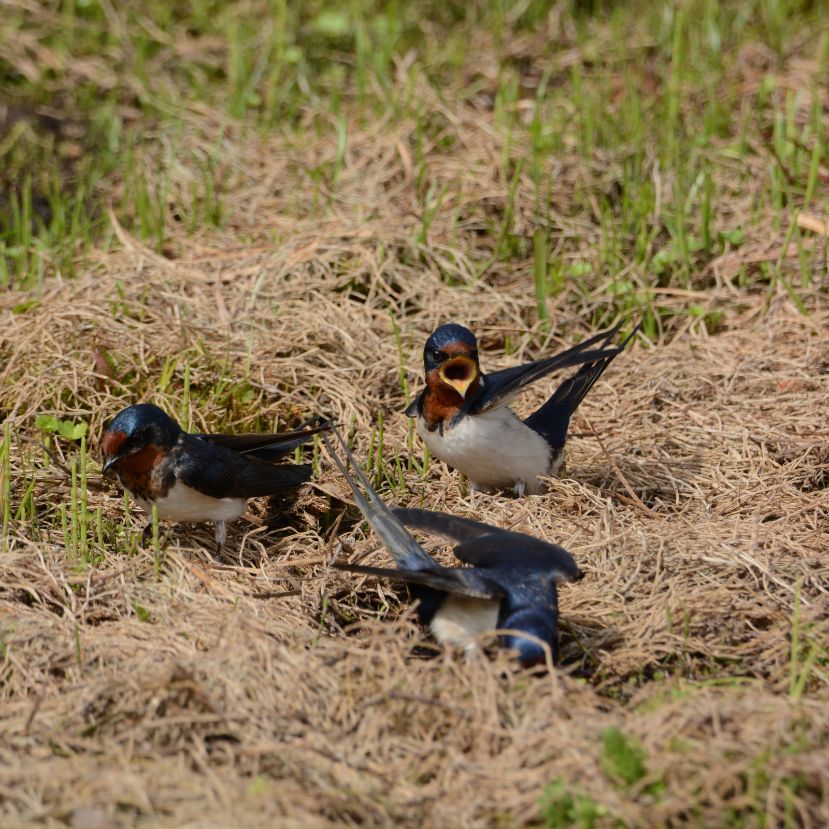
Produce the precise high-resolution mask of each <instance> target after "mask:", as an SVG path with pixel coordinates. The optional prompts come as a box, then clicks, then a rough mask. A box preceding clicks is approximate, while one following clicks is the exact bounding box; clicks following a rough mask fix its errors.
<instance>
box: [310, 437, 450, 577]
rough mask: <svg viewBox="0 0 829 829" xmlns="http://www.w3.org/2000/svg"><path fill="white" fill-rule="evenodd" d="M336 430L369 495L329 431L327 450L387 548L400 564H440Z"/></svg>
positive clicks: (420, 566) (413, 567) (414, 566)
mask: <svg viewBox="0 0 829 829" xmlns="http://www.w3.org/2000/svg"><path fill="white" fill-rule="evenodd" d="M333 431H334V435H335V436H336V438H337V441H338V442H339V444H340V446H341V448H342V450H343V452H345V456H346V459H347V460H348V461H349V462H350V463H351V466H352V468H353V469H354V472H355V474H356V475H357V477H358V478H359V480H360V483H361V484H362V485H363V488H364V489H365V491H366V494H367V495H368V498H366V497H365V496H364V495H363V494H362V493H361V492H360V489H359V487H358V486H357V482H356V481H355V480H354V478H352V477H351V475H349V474H348V470H347V469H346V468H345V464H344V463H343V462H342V461H341V460H340V457H339V455H338V454H337V453H336V451H335V450H334V447H333V446H332V444H331V441H330V440H329V439H328V435H326V434H323V436H322V439H323V441H324V443H325V448H326V449H328V454H329V455H331V458H332V459H333V461H334V463H335V464H336V465H337V468H338V469H339V470H340V472H341V473H342V474H343V477H344V478H345V479H346V481H347V482H348V485H349V486H350V487H351V491H352V492H353V493H354V500H355V501H356V502H357V506H358V507H359V508H360V510H361V512H362V513H363V515H365V517H366V518H367V519H368V522H369V524H371V526H372V527H373V528H374V531H375V532H376V533H377V535H379V536H380V538H381V539H382V541H383V543H384V544H385V545H386V547H387V549H388V551H389V552H390V553H391V554H392V556H393V557H394V560H395V562H397V566H398V567H404V568H406V569H408V570H424V569H426V570H428V569H429V568H433V567H435V566H437V565H436V564H435V562H434V560H433V559H432V558H431V556H429V554H428V553H427V552H426V551H425V550H424V549H423V548H422V547H421V546H420V545H419V544H418V543H417V542H416V541H415V540H414V538H412V536H411V535H409V533H408V532H406V528H405V527H404V526H403V525H402V524H401V523H400V521H398V520H397V518H395V517H394V513H393V512H392V511H391V510H390V509H389V508H388V507H387V506H386V505H385V504H384V503H383V499H382V498H381V497H380V496H379V495H378V494H377V492H376V491H375V490H374V488H373V487H372V486H371V484H370V483H369V481H368V478H366V476H365V474H364V473H363V470H362V469H360V466H359V465H358V463H357V461H356V460H355V458H354V455H352V454H351V452H350V451H349V449H348V447H347V446H346V445H345V441H344V440H343V439H342V437H341V436H340V433H339V431H337V429H336V428H334V429H333Z"/></svg>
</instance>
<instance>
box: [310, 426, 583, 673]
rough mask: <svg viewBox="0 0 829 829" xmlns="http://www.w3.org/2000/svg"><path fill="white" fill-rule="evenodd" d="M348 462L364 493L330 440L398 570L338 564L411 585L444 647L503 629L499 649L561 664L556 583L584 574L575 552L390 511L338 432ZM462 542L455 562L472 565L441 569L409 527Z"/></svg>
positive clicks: (440, 516)
mask: <svg viewBox="0 0 829 829" xmlns="http://www.w3.org/2000/svg"><path fill="white" fill-rule="evenodd" d="M334 433H335V434H336V436H337V440H338V441H339V443H340V446H341V447H342V449H343V451H344V452H345V455H346V458H347V460H348V461H350V462H351V465H352V467H353V468H354V472H355V474H356V475H357V477H358V478H359V480H360V482H361V483H362V485H363V488H364V489H365V491H366V494H367V496H368V497H367V498H366V497H365V496H364V495H363V494H362V493H361V492H360V490H359V488H358V486H357V482H356V481H355V480H354V478H352V477H351V476H350V475H349V474H348V471H347V470H346V468H345V464H344V463H343V461H342V460H341V459H340V457H339V455H338V454H337V452H336V451H335V450H334V448H333V446H332V445H331V441H329V439H328V435H323V438H322V439H323V441H324V442H325V446H326V448H327V449H328V452H329V454H330V455H331V457H332V458H333V460H334V463H336V465H337V467H338V468H339V470H340V472H342V474H343V475H344V476H345V479H346V481H348V484H349V486H350V487H351V490H352V492H353V493H354V499H355V501H356V502H357V506H359V508H360V510H361V511H362V513H363V515H365V517H366V518H367V519H368V521H369V523H370V524H371V526H372V527H373V528H374V531H375V532H376V533H377V535H379V536H380V538H381V539H382V540H383V543H384V544H385V545H386V547H387V548H388V550H389V552H390V553H391V554H392V556H393V558H394V560H395V562H396V563H397V569H392V568H385V567H366V566H363V565H360V564H347V563H342V562H337V563H335V564H334V566H335V567H337V568H338V569H341V570H350V571H351V572H354V573H365V574H368V575H373V576H380V577H381V578H388V579H392V580H394V581H402V582H406V583H407V584H408V585H409V589H410V591H411V593H412V596H413V597H414V598H415V599H417V600H418V605H417V613H418V616H419V617H420V620H421V621H422V622H423V623H424V624H426V625H428V626H429V628H430V630H431V631H432V634H433V635H434V637H435V638H436V639H437V640H438V642H440V643H441V644H450V645H459V646H462V647H464V648H466V649H467V650H469V649H471V648H473V647H474V646H475V642H474V639H475V637H476V636H478V635H480V634H482V633H486V632H488V631H495V630H502V631H504V633H502V634H501V635H500V641H501V644H502V645H503V646H504V647H505V648H508V649H510V650H514V651H517V653H518V659H519V661H520V662H521V664H522V665H523V666H525V667H529V666H532V665H537V664H539V663H543V662H544V661H545V660H546V656H545V648H544V645H542V644H541V643H545V644H546V645H547V646H549V648H550V651H551V654H552V658H553V661H554V662H555V661H557V659H558V596H557V593H556V584H557V583H558V582H564V581H575V580H576V579H578V578H580V577H581V572H580V571H579V568H578V567H577V566H576V562H575V561H574V560H573V557H572V556H571V555H570V553H568V552H567V550H565V549H564V548H563V547H559V546H557V545H556V544H549V543H547V542H546V541H539V540H538V539H537V538H533V537H532V536H529V535H525V534H524V533H517V532H511V531H508V530H500V529H498V528H497V527H491V526H490V525H488V524H482V523H480V522H479V521H472V520H471V519H469V518H456V517H454V516H451V515H447V514H445V513H442V512H431V511H429V510H422V509H401V508H398V509H395V510H391V509H389V508H388V507H387V506H386V505H385V504H384V503H383V501H382V499H381V498H380V496H379V495H378V494H377V492H376V491H375V490H374V489H373V488H372V486H371V484H370V483H369V482H368V479H367V478H366V476H365V474H364V473H363V471H362V470H361V469H360V467H359V466H358V465H357V462H356V461H355V460H354V456H353V455H352V454H351V452H349V450H348V447H347V446H346V445H345V443H344V442H343V439H342V438H341V437H340V433H339V432H338V431H337V430H336V429H335V430H334ZM404 525H406V526H409V527H413V528H415V529H418V530H421V531H423V532H426V533H431V534H435V535H441V536H444V537H446V538H451V539H453V540H455V541H457V542H458V544H457V546H456V547H455V548H454V553H455V555H456V556H457V558H458V559H459V560H460V561H462V562H464V563H465V564H469V565H472V566H471V567H442V566H441V565H440V564H438V563H437V562H436V561H435V560H434V559H433V558H432V557H431V556H430V555H429V554H428V553H427V552H426V551H425V550H424V549H423V548H422V547H421V546H420V545H419V544H418V543H417V542H416V541H415V540H414V538H413V537H412V536H411V535H410V534H409V533H408V532H407V531H406V528H405V526H404Z"/></svg>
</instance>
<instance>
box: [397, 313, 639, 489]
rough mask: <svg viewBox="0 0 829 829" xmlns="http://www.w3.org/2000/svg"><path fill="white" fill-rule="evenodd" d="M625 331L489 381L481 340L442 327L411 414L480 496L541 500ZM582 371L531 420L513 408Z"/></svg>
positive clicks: (429, 347) (429, 350) (428, 351)
mask: <svg viewBox="0 0 829 829" xmlns="http://www.w3.org/2000/svg"><path fill="white" fill-rule="evenodd" d="M620 327H621V326H620V325H617V326H616V327H615V328H612V329H611V330H610V331H605V332H603V333H601V334H597V335H596V336H594V337H591V338H590V339H587V340H585V341H584V342H582V343H580V344H579V345H577V346H575V347H574V348H569V349H567V350H566V351H562V352H561V353H560V354H556V355H554V356H553V357H548V358H546V359H542V360H535V361H534V362H531V363H526V364H525V365H521V366H515V367H514V368H507V369H503V370H502V371H494V372H492V373H491V374H483V373H482V372H481V367H480V364H479V362H478V343H477V340H476V339H475V335H474V334H473V333H472V332H471V331H470V330H469V329H468V328H464V326H462V325H457V324H455V323H448V324H447V325H442V326H441V327H440V328H438V329H437V330H436V331H435V332H434V333H433V334H432V335H431V336H430V337H429V339H428V340H427V341H426V347H425V348H424V350H423V362H424V366H425V373H426V388H425V389H424V390H423V391H422V392H421V393H420V395H419V396H418V397H417V398H416V399H415V400H414V401H413V402H412V404H411V405H410V406H409V407H408V408H407V409H406V414H407V415H408V416H409V417H416V418H417V431H418V433H419V434H420V437H421V439H422V440H423V442H424V443H425V444H426V446H428V447H429V451H430V452H431V453H432V454H433V455H434V456H435V457H437V458H440V459H441V460H443V461H445V462H446V463H447V464H449V465H450V466H453V467H455V468H456V469H457V470H458V471H460V472H462V473H463V474H464V475H466V476H467V478H469V482H470V484H471V485H472V487H473V488H474V489H506V488H509V487H512V488H513V489H514V491H515V493H516V494H517V495H523V494H524V491H525V490H526V491H527V492H529V493H531V494H537V493H539V492H541V491H542V490H543V486H542V484H541V482H540V481H539V480H538V478H539V476H543V475H557V474H558V473H559V471H560V470H561V466H562V464H563V462H564V443H565V440H566V439H567V429H568V426H569V425H570V418H571V416H572V414H573V412H574V411H575V410H576V408H577V407H578V405H579V403H581V401H582V400H583V399H584V396H585V395H586V394H587V392H588V391H590V389H591V388H592V386H593V384H594V383H595V382H596V380H598V379H599V377H600V376H601V375H602V372H603V371H604V370H605V369H606V368H607V367H608V365H610V363H611V361H612V360H613V358H614V357H615V356H616V355H617V354H618V353H619V352H620V351H622V350H623V349H624V347H625V345H627V343H628V341H629V340H630V337H631V336H633V334H631V335H630V336H628V338H627V339H625V340H624V341H623V342H622V344H621V345H620V346H618V347H615V346H610V345H609V343H610V341H611V340H612V339H613V337H614V336H615V335H616V333H617V332H618V331H619V328H620ZM635 331H636V329H634V333H635ZM597 346H598V349H597V348H596V347H597ZM575 365H581V368H580V369H579V370H578V371H577V372H576V373H575V374H574V375H573V376H572V377H569V378H568V379H566V380H565V381H564V382H563V383H562V384H561V385H560V386H559V387H558V388H557V389H556V391H555V393H554V394H553V396H552V397H551V398H550V399H549V400H548V401H547V402H546V403H545V404H544V405H543V406H542V407H541V408H540V409H538V411H536V412H533V413H532V414H531V415H530V416H529V417H528V418H526V419H525V420H520V419H519V418H518V417H517V416H516V415H515V413H514V412H513V411H512V410H511V409H510V408H509V406H508V405H507V404H508V403H509V401H510V400H511V398H513V397H514V396H515V395H517V394H518V393H519V392H521V391H523V390H524V389H525V388H526V386H528V385H529V384H530V383H533V382H535V381H536V380H539V379H541V378H542V377H545V376H546V375H547V374H550V373H551V372H553V371H556V370H557V369H562V368H568V367H570V366H575Z"/></svg>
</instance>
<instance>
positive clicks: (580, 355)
mask: <svg viewBox="0 0 829 829" xmlns="http://www.w3.org/2000/svg"><path fill="white" fill-rule="evenodd" d="M617 330H618V326H617V327H616V328H614V329H613V330H612V331H604V332H602V333H601V334H597V335H596V336H594V337H590V338H589V339H587V340H585V341H584V342H582V343H579V344H578V345H576V346H573V347H572V348H568V349H567V350H566V351H562V352H561V353H560V354H555V355H554V356H552V357H546V358H545V359H543V360H535V361H534V362H532V363H525V364H524V365H523V366H514V367H513V368H505V369H502V370H501V371H493V372H492V373H491V374H487V375H485V376H483V377H482V379H483V382H484V385H483V388H482V389H481V391H480V392H478V394H477V395H476V396H475V397H474V398H473V399H472V400H471V401H470V402H469V404H468V406H466V407H465V410H466V412H467V413H468V414H472V415H475V414H482V413H483V412H488V411H489V410H490V409H494V408H495V407H496V406H499V405H503V404H504V403H506V402H508V401H509V400H510V399H511V398H512V397H514V396H515V395H517V394H518V393H519V392H521V391H522V390H523V389H524V388H525V387H526V386H528V385H529V384H530V383H534V382H535V381H536V380H539V379H540V378H542V377H544V376H545V375H547V374H550V373H551V372H553V371H557V370H558V369H562V368H570V367H571V366H578V365H582V364H583V363H592V362H595V361H596V360H606V359H608V358H612V357H614V356H615V355H616V354H618V352H619V349H618V348H615V347H613V348H601V349H594V348H593V346H595V345H596V344H598V343H601V342H603V341H606V340H607V338H608V336H612V335H613V334H615V333H616V331H617Z"/></svg>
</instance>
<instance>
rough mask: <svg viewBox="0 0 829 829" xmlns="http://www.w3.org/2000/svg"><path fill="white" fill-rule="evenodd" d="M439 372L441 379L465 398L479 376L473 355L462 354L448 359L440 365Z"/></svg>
mask: <svg viewBox="0 0 829 829" xmlns="http://www.w3.org/2000/svg"><path fill="white" fill-rule="evenodd" d="M439 374H440V379H441V380H443V382H444V383H446V385H447V386H450V387H451V388H453V389H455V391H456V392H457V393H458V394H459V395H460V396H461V397H462V398H463V397H466V392H467V391H468V390H469V387H470V386H471V385H472V383H473V382H474V381H475V378H476V377H477V376H478V366H477V365H476V363H475V361H474V360H473V359H472V358H471V357H466V356H465V355H462V354H461V355H459V356H457V357H452V358H451V359H450V360H447V361H446V362H445V363H444V364H443V365H442V366H441V367H440V372H439Z"/></svg>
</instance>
